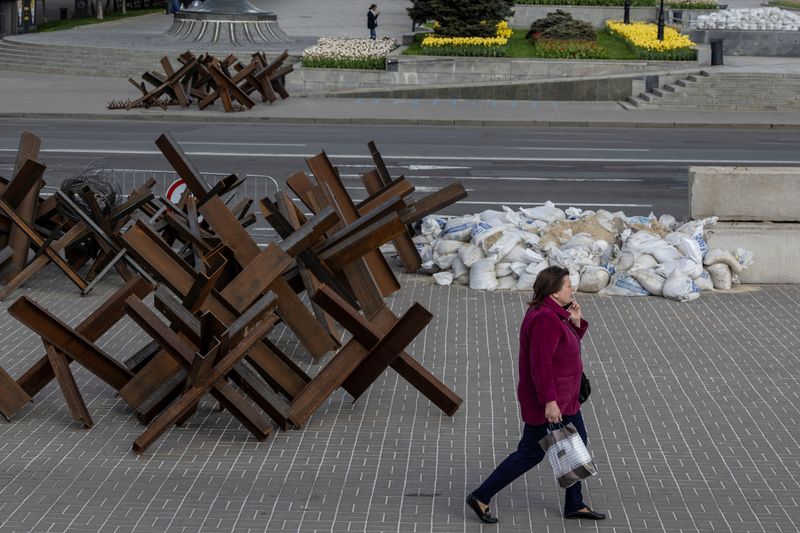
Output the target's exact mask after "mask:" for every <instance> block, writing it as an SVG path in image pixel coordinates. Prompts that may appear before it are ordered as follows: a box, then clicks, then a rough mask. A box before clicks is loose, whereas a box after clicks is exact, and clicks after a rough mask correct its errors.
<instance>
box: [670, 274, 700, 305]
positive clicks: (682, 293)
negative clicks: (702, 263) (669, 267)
mask: <svg viewBox="0 0 800 533" xmlns="http://www.w3.org/2000/svg"><path fill="white" fill-rule="evenodd" d="M664 298H669V299H670V300H677V301H679V302H691V301H692V300H697V299H698V298H700V288H699V287H698V286H697V285H695V284H694V282H693V281H692V279H691V278H690V277H689V276H687V275H685V274H681V273H677V272H676V273H675V274H673V275H672V276H670V277H669V278H667V281H666V282H665V283H664Z"/></svg>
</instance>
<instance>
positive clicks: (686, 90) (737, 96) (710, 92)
mask: <svg viewBox="0 0 800 533" xmlns="http://www.w3.org/2000/svg"><path fill="white" fill-rule="evenodd" d="M620 105H622V107H624V108H626V109H665V110H670V109H674V110H692V109H698V110H703V111H788V112H792V111H795V112H796V111H800V74H781V73H764V72H706V71H702V72H701V73H700V74H692V75H689V76H686V77H685V78H682V79H679V80H677V81H676V82H674V83H670V84H665V85H663V86H662V87H660V88H657V89H653V90H652V91H651V92H649V93H643V94H640V95H638V96H633V97H630V98H628V100H626V101H625V102H620Z"/></svg>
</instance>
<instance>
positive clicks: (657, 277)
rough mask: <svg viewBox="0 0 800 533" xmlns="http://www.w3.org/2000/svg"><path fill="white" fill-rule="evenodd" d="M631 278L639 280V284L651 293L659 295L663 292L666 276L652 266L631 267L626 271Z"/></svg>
mask: <svg viewBox="0 0 800 533" xmlns="http://www.w3.org/2000/svg"><path fill="white" fill-rule="evenodd" d="M628 274H630V275H631V276H632V277H633V279H635V280H636V281H638V282H639V285H641V286H642V287H644V289H645V290H646V291H647V292H649V293H650V294H652V295H653V296H661V295H662V294H663V292H664V282H666V281H667V278H665V277H664V276H662V275H661V274H659V273H658V272H656V270H655V269H653V268H642V269H632V270H629V271H628Z"/></svg>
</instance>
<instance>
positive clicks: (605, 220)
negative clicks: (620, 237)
mask: <svg viewBox="0 0 800 533" xmlns="http://www.w3.org/2000/svg"><path fill="white" fill-rule="evenodd" d="M596 215H597V217H596V219H597V223H598V224H600V226H601V227H602V228H603V229H604V230H606V231H610V232H611V233H617V229H616V228H617V219H619V218H623V217H624V216H625V213H622V214H621V216H618V214H617V213H612V212H610V211H606V210H605V209H598V210H597V213H596Z"/></svg>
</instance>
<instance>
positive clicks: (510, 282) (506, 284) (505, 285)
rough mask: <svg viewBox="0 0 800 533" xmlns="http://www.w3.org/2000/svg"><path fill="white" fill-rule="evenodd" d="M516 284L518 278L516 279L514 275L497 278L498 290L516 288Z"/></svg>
mask: <svg viewBox="0 0 800 533" xmlns="http://www.w3.org/2000/svg"><path fill="white" fill-rule="evenodd" d="M516 286H517V280H516V279H514V276H503V277H502V278H497V290H498V291H509V290H512V289H514V288H515V287H516Z"/></svg>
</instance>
